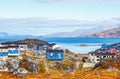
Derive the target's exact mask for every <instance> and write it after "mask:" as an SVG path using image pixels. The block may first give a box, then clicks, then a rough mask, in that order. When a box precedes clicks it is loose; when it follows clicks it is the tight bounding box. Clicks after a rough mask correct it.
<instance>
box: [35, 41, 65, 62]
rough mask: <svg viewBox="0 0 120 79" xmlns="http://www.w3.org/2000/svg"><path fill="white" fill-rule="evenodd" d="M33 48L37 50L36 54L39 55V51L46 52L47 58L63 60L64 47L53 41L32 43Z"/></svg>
mask: <svg viewBox="0 0 120 79" xmlns="http://www.w3.org/2000/svg"><path fill="white" fill-rule="evenodd" d="M33 50H37V51H38V52H37V54H36V55H40V53H41V52H46V59H47V60H64V54H65V52H64V49H63V48H62V47H61V46H60V45H57V44H55V43H53V44H47V45H45V44H37V45H34V47H33Z"/></svg>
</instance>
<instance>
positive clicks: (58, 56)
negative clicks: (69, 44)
mask: <svg viewBox="0 0 120 79" xmlns="http://www.w3.org/2000/svg"><path fill="white" fill-rule="evenodd" d="M46 59H47V60H64V50H47V51H46Z"/></svg>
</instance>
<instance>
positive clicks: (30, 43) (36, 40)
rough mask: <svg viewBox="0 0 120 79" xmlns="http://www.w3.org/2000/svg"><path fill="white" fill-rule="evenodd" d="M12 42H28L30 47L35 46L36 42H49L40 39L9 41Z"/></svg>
mask: <svg viewBox="0 0 120 79" xmlns="http://www.w3.org/2000/svg"><path fill="white" fill-rule="evenodd" d="M8 42H12V43H26V44H27V46H28V47H33V45H35V44H49V43H48V42H46V41H43V40H39V39H25V40H18V41H8ZM8 42H3V43H8Z"/></svg>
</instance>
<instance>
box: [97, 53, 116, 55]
mask: <svg viewBox="0 0 120 79" xmlns="http://www.w3.org/2000/svg"><path fill="white" fill-rule="evenodd" d="M95 55H96V56H104V55H105V56H107V55H109V56H114V55H115V54H114V53H95Z"/></svg>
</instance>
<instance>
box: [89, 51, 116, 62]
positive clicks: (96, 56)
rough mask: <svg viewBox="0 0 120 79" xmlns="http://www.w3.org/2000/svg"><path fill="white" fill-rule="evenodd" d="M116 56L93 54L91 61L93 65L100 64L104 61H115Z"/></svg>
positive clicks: (90, 57)
mask: <svg viewBox="0 0 120 79" xmlns="http://www.w3.org/2000/svg"><path fill="white" fill-rule="evenodd" d="M115 57H116V55H115V54H114V53H108V52H106V53H102V52H101V53H91V54H90V56H89V59H90V61H91V62H93V63H98V62H100V61H101V60H103V59H114V58H115Z"/></svg>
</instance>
